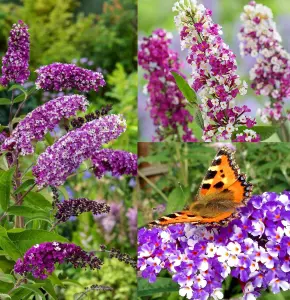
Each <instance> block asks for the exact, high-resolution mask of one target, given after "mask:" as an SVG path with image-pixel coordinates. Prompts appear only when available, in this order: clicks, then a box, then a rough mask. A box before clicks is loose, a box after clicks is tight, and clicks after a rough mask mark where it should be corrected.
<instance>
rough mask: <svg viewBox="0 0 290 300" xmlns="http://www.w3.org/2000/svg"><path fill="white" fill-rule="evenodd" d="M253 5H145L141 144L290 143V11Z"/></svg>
mask: <svg viewBox="0 0 290 300" xmlns="http://www.w3.org/2000/svg"><path fill="white" fill-rule="evenodd" d="M247 2H248V1H242V0H240V1H234V4H233V1H227V0H225V1H224V0H223V1H221V0H220V1H216V0H214V1H213V0H180V1H176V0H168V1H166V3H165V2H164V1H162V0H145V1H139V9H138V24H139V26H138V40H139V43H138V65H139V74H140V75H139V92H138V110H139V140H140V141H144V142H150V141H176V142H222V141H224V142H226V141H233V142H259V141H265V142H289V140H290V135H289V101H287V99H288V98H289V95H290V90H289V78H290V77H289V52H288V51H289V45H288V36H287V30H288V29H287V28H288V27H287V19H288V17H289V11H290V7H289V6H290V4H289V2H288V1H280V2H279V5H278V4H277V3H276V2H275V1H266V0H261V1H257V2H255V1H250V2H248V3H247ZM148 16H150V17H148Z"/></svg>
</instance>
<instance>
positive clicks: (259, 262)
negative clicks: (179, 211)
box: [138, 191, 290, 299]
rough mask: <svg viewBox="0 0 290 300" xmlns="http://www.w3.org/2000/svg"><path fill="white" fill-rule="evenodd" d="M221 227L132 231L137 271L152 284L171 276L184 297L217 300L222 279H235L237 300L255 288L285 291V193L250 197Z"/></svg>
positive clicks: (288, 211) (289, 204)
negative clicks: (239, 290)
mask: <svg viewBox="0 0 290 300" xmlns="http://www.w3.org/2000/svg"><path fill="white" fill-rule="evenodd" d="M239 213H240V217H239V218H237V219H234V220H233V221H231V222H230V223H229V224H228V225H227V226H226V227H215V228H212V227H205V226H194V225H190V224H186V225H184V224H180V225H171V226H168V227H167V228H165V229H164V228H163V229H162V228H153V229H146V228H143V229H141V230H139V233H138V270H139V271H140V272H141V275H142V277H144V278H147V279H148V281H149V282H151V283H152V282H154V281H155V280H156V276H157V275H158V274H159V273H160V271H161V270H163V269H166V270H168V272H169V273H171V274H172V280H173V281H175V282H177V283H178V284H179V287H180V289H179V294H180V295H181V296H186V298H187V299H209V298H210V297H213V298H214V299H222V298H223V293H222V283H223V281H224V280H225V279H226V278H227V277H228V276H229V275H231V276H233V277H235V278H238V279H239V281H240V282H241V287H242V289H243V299H257V298H258V297H259V295H260V294H261V291H263V290H265V289H267V288H270V289H271V290H272V292H273V293H275V294H276V293H279V292H280V291H281V290H283V291H285V290H289V289H290V250H289V249H290V192H287V191H285V192H283V193H281V194H276V193H270V192H269V193H264V194H262V195H257V196H253V197H252V198H251V199H250V200H249V202H248V203H247V206H245V207H243V208H241V209H240V211H239Z"/></svg>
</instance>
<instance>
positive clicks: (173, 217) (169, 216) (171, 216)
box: [166, 214, 178, 219]
mask: <svg viewBox="0 0 290 300" xmlns="http://www.w3.org/2000/svg"><path fill="white" fill-rule="evenodd" d="M166 217H168V218H171V219H175V218H177V217H178V216H177V215H176V214H170V215H167V216H166Z"/></svg>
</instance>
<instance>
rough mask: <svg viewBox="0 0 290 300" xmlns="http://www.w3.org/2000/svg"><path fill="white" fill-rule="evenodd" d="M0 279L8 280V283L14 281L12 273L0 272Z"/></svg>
mask: <svg viewBox="0 0 290 300" xmlns="http://www.w3.org/2000/svg"><path fill="white" fill-rule="evenodd" d="M0 281H3V282H8V283H15V278H14V276H13V275H10V274H4V273H2V274H1V273H0ZM0 299H1V298H0Z"/></svg>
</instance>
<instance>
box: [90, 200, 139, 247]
mask: <svg viewBox="0 0 290 300" xmlns="http://www.w3.org/2000/svg"><path fill="white" fill-rule="evenodd" d="M109 206H110V213H109V214H98V215H95V216H94V219H95V221H96V222H97V223H98V224H100V225H101V227H102V229H103V231H104V238H105V241H106V242H107V243H109V242H111V241H112V240H114V239H115V238H116V237H117V236H116V234H117V235H118V239H119V240H122V239H126V237H127V236H128V235H129V238H130V243H131V245H136V236H137V209H136V207H130V208H128V210H127V212H126V213H125V212H124V204H123V203H121V202H111V203H109ZM123 216H126V217H127V220H125V219H122V218H123ZM124 224H128V231H129V232H128V233H127V232H126V231H127V228H124V227H123V226H122V225H124ZM116 228H117V233H116V230H115V231H114V229H116ZM125 235H126V237H125Z"/></svg>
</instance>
